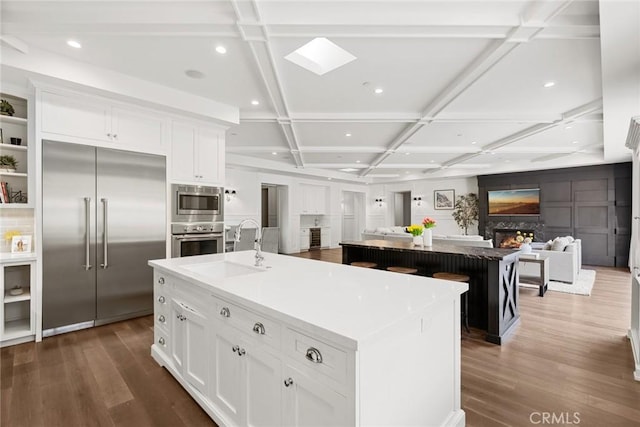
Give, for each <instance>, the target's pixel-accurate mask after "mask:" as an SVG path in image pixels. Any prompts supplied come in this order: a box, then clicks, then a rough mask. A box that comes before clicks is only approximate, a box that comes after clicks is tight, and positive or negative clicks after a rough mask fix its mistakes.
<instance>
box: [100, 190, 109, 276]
mask: <svg viewBox="0 0 640 427" xmlns="http://www.w3.org/2000/svg"><path fill="white" fill-rule="evenodd" d="M100 201H101V202H102V216H103V218H102V219H103V226H104V230H103V232H102V245H103V246H102V247H103V249H104V260H103V263H102V264H100V267H102V268H107V267H109V263H108V242H109V220H108V211H109V199H100Z"/></svg>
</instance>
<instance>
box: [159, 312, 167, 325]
mask: <svg viewBox="0 0 640 427" xmlns="http://www.w3.org/2000/svg"><path fill="white" fill-rule="evenodd" d="M165 320H166V319H165V318H164V315H163V314H161V315H160V316H158V322H160V323H164V322H165Z"/></svg>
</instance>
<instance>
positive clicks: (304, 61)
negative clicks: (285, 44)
mask: <svg viewBox="0 0 640 427" xmlns="http://www.w3.org/2000/svg"><path fill="white" fill-rule="evenodd" d="M284 59H286V60H288V61H291V62H293V63H294V64H296V65H299V66H301V67H302V68H305V69H307V70H309V71H311V72H313V73H316V74H317V75H319V76H321V75H323V74H325V73H328V72H329V71H331V70H335V69H336V68H338V67H341V66H343V65H345V64H348V63H349V62H351V61H353V60H354V59H356V57H355V56H353V55H352V54H350V53H349V52H347V51H346V50H344V49H343V48H341V47H340V46H338V45H337V44H335V43H333V42H331V41H330V40H328V39H326V38H324V37H316V38H315V39H313V40H311V41H310V42H309V43H307V44H305V45H304V46H301V47H299V48H298V49H296V50H294V51H293V52H291V53H290V54H289V55H287V56H285V57H284Z"/></svg>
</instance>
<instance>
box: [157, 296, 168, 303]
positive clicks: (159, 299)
mask: <svg viewBox="0 0 640 427" xmlns="http://www.w3.org/2000/svg"><path fill="white" fill-rule="evenodd" d="M165 301H166V300H165V299H164V297H163V296H162V295H160V296H159V297H158V302H159V303H160V304H164V302H165Z"/></svg>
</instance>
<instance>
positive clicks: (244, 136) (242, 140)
mask: <svg viewBox="0 0 640 427" xmlns="http://www.w3.org/2000/svg"><path fill="white" fill-rule="evenodd" d="M226 144H227V147H229V148H231V149H234V148H239V147H242V148H248V147H255V148H256V150H261V149H263V148H264V147H281V148H280V149H281V150H283V149H288V147H289V146H288V145H287V142H286V140H285V138H284V135H283V133H282V129H281V128H280V125H279V124H277V123H268V122H267V123H262V122H240V124H239V125H237V126H233V127H231V128H229V130H228V131H227V136H226Z"/></svg>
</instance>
